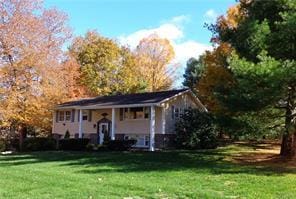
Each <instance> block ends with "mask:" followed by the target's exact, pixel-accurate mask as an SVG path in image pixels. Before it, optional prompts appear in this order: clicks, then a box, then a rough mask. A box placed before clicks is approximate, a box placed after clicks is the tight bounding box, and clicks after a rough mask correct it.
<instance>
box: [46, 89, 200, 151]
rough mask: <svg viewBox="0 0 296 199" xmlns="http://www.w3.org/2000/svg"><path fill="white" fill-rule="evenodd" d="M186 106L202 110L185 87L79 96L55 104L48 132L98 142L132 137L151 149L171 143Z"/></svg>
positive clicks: (194, 97)
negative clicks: (125, 93)
mask: <svg viewBox="0 0 296 199" xmlns="http://www.w3.org/2000/svg"><path fill="white" fill-rule="evenodd" d="M188 108H199V109H202V110H205V107H204V106H203V105H202V104H201V102H200V101H199V99H198V98H197V97H196V96H195V95H194V94H193V93H192V92H191V91H190V90H188V89H180V90H169V91H161V92H151V93H137V94H127V95H114V96H99V97H95V98H88V99H81V100H77V101H71V102H66V103H63V104H59V105H57V107H56V109H55V114H54V116H53V117H54V118H53V128H52V133H53V134H59V135H60V136H64V135H65V133H66V131H69V133H70V136H71V137H78V138H82V137H85V138H90V140H91V142H92V143H98V144H102V143H103V140H104V137H105V136H109V137H110V139H111V140H114V139H119V140H120V139H121V140H122V139H130V138H134V139H136V140H137V143H136V145H135V146H136V147H143V148H147V149H148V148H149V150H150V151H154V149H155V148H163V147H167V146H171V145H172V144H173V141H174V138H175V122H176V121H177V120H178V119H179V117H180V115H181V114H182V112H183V111H184V110H185V109H188Z"/></svg>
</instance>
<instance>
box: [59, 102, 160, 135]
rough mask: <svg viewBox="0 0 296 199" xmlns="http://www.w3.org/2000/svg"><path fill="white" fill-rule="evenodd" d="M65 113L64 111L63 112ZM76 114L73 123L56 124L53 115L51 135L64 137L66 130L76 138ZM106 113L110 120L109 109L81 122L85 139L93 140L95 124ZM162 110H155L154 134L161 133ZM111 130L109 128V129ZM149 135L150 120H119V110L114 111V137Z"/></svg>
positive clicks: (95, 130)
mask: <svg viewBox="0 0 296 199" xmlns="http://www.w3.org/2000/svg"><path fill="white" fill-rule="evenodd" d="M63 111H66V110H63ZM78 112H79V110H76V111H75V116H74V117H75V120H74V122H71V121H69V122H56V114H54V118H53V119H54V120H53V121H54V122H53V134H59V135H62V136H64V135H65V133H66V131H67V130H68V131H69V133H70V137H78V133H79V132H78V131H79V122H78ZM103 113H107V114H108V115H107V116H106V118H107V119H109V120H112V110H111V109H98V110H92V117H91V118H92V120H91V121H88V120H83V121H82V132H83V134H84V135H83V136H84V137H87V138H92V140H93V139H94V138H93V136H94V135H93V134H97V122H98V121H99V120H101V119H102V118H103V116H102V114H103ZM161 114H162V108H161V107H156V108H155V120H156V121H155V133H161V132H162V120H161V119H162V118H161ZM110 128H111V127H110ZM149 133H150V119H141V120H140V119H139V120H132V119H131V120H123V121H120V120H119V109H115V135H116V134H148V135H149Z"/></svg>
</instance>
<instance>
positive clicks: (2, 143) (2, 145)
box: [0, 139, 6, 152]
mask: <svg viewBox="0 0 296 199" xmlns="http://www.w3.org/2000/svg"><path fill="white" fill-rule="evenodd" d="M5 150H6V142H5V140H3V139H0V152H3V151H5Z"/></svg>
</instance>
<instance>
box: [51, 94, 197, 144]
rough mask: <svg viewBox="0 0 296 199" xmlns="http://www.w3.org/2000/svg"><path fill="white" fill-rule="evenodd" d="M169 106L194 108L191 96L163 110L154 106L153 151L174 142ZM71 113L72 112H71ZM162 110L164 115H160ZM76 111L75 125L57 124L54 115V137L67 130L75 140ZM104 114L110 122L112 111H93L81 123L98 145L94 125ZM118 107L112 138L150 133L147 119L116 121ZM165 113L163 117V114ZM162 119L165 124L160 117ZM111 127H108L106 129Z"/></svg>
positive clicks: (166, 103)
mask: <svg viewBox="0 0 296 199" xmlns="http://www.w3.org/2000/svg"><path fill="white" fill-rule="evenodd" d="M172 106H174V107H175V108H179V109H180V108H182V109H183V110H184V109H187V108H189V107H192V108H197V105H196V103H195V102H194V99H193V98H192V96H191V95H190V94H188V93H186V94H183V95H180V96H177V97H175V98H173V99H170V100H169V101H167V102H165V103H163V104H162V107H155V145H156V148H163V147H170V146H171V145H172V143H173V141H174V137H175V135H174V133H175V123H176V121H177V119H176V118H175V119H173V118H172ZM70 111H71V110H70ZM163 111H164V113H163ZM78 112H79V110H76V111H75V120H74V122H70V121H69V122H56V118H55V117H56V114H54V118H53V121H54V122H53V134H59V135H62V137H63V136H64V135H65V132H66V131H67V130H68V131H69V132H70V136H71V137H78V133H79V132H78V131H79V122H78ZM103 113H107V114H108V115H107V116H106V118H107V119H109V120H112V110H111V109H98V110H92V117H91V121H89V120H84V121H83V122H82V132H83V136H84V137H86V138H90V139H91V142H92V143H97V138H98V135H97V128H98V127H97V122H98V121H99V120H101V119H102V118H103V116H102V114H103ZM119 114H120V111H119V108H117V109H115V138H116V139H123V138H124V135H133V134H141V135H148V136H149V134H150V119H138V120H132V119H130V120H123V121H120V118H119ZM163 114H164V115H163ZM163 116H164V118H165V121H163V120H162V118H163ZM109 128H111V126H110V127H109Z"/></svg>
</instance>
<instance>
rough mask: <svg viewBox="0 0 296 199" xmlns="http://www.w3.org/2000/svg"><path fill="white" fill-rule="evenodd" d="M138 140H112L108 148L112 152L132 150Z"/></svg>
mask: <svg viewBox="0 0 296 199" xmlns="http://www.w3.org/2000/svg"><path fill="white" fill-rule="evenodd" d="M136 142H137V140H110V141H109V142H108V145H107V148H108V149H109V150H112V151H126V150H130V149H131V148H132V146H133V145H135V144H136Z"/></svg>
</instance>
